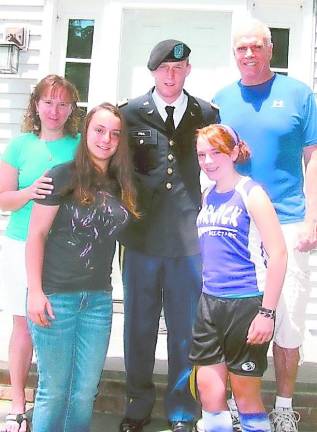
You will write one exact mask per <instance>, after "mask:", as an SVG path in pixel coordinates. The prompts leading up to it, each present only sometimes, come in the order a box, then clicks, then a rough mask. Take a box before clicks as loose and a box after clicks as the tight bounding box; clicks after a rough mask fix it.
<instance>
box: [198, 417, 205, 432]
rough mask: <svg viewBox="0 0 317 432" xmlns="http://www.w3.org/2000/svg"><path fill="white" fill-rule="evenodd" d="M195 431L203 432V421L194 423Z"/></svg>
mask: <svg viewBox="0 0 317 432" xmlns="http://www.w3.org/2000/svg"><path fill="white" fill-rule="evenodd" d="M196 431H197V432H205V428H204V422H203V419H202V418H200V419H199V420H198V422H197V423H196Z"/></svg>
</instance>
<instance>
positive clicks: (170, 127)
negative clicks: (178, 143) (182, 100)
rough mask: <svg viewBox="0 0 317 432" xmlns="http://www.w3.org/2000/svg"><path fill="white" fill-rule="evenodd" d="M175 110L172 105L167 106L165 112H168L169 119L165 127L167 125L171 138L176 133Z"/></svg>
mask: <svg viewBox="0 0 317 432" xmlns="http://www.w3.org/2000/svg"><path fill="white" fill-rule="evenodd" d="M174 109H175V107H173V106H170V105H166V107H165V111H166V112H167V119H166V120H165V125H166V132H167V135H168V136H169V137H171V136H173V134H174V132H175V125H174V118H173V114H174Z"/></svg>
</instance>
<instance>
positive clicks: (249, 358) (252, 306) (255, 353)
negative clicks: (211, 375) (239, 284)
mask: <svg viewBox="0 0 317 432" xmlns="http://www.w3.org/2000/svg"><path fill="white" fill-rule="evenodd" d="M261 304H262V296H258V297H248V298H239V299H231V298H223V297H214V296H211V295H208V294H205V293H202V295H201V297H200V300H199V303H198V308H197V318H196V323H195V325H194V329H193V343H192V348H191V353H190V356H189V358H190V360H191V361H192V362H193V363H194V364H195V365H200V366H207V365H213V364H218V363H226V365H227V368H228V370H229V371H230V372H232V373H234V374H236V375H246V376H255V377H260V376H262V375H263V373H264V372H265V370H266V368H267V351H268V348H269V342H266V343H264V344H261V345H250V344H247V343H246V340H247V334H248V330H249V327H250V324H251V322H252V320H253V319H254V317H255V316H256V315H257V313H258V309H259V306H261Z"/></svg>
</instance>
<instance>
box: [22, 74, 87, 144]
mask: <svg viewBox="0 0 317 432" xmlns="http://www.w3.org/2000/svg"><path fill="white" fill-rule="evenodd" d="M49 89H51V91H52V92H53V94H54V92H57V91H59V90H60V89H63V90H65V91H66V93H67V96H68V98H69V103H71V105H72V112H71V114H70V115H69V117H68V119H67V121H66V123H65V125H64V133H65V135H71V136H76V135H77V133H78V128H79V123H80V120H81V115H80V112H81V111H80V108H78V106H77V102H78V100H79V95H78V91H77V89H76V87H75V86H74V85H73V84H72V83H71V82H70V81H68V80H67V79H66V78H63V77H61V76H59V75H47V76H46V77H44V78H43V79H41V81H40V82H39V83H38V84H37V85H36V86H35V87H34V90H33V91H32V93H31V96H30V99H29V104H28V107H27V109H26V113H25V115H24V119H23V123H22V132H33V133H34V134H36V135H39V134H40V132H41V120H40V118H39V116H38V113H37V106H36V105H37V103H38V101H39V100H40V99H41V97H42V96H43V95H44V94H45V93H47V91H48V90H49Z"/></svg>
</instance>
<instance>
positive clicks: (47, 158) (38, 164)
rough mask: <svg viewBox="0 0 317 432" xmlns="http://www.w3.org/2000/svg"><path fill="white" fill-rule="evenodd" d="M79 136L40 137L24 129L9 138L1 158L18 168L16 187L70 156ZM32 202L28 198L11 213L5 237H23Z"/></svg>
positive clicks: (23, 184)
mask: <svg viewBox="0 0 317 432" xmlns="http://www.w3.org/2000/svg"><path fill="white" fill-rule="evenodd" d="M79 139H80V135H79V134H78V135H77V136H76V137H72V136H70V135H67V136H65V137H63V138H60V139H57V140H55V141H44V140H41V139H40V138H39V137H38V136H37V135H35V134H33V133H25V134H22V135H20V136H18V137H17V138H14V139H13V140H12V141H11V142H10V144H9V145H8V147H7V148H6V150H5V152H4V154H3V157H2V160H3V161H4V162H6V163H7V164H9V165H11V166H13V167H14V168H16V169H17V170H18V190H20V189H24V188H26V187H28V186H30V185H31V184H32V183H33V182H34V180H36V179H37V178H39V177H40V176H41V175H43V174H44V173H45V172H46V171H47V170H49V169H51V168H52V167H53V166H55V165H59V164H61V163H64V162H68V161H70V160H72V159H73V158H74V154H75V151H76V148H77V145H78V143H79ZM32 206H33V201H29V202H27V203H26V204H25V205H24V206H23V207H21V208H20V209H18V210H16V211H13V212H12V213H11V216H10V220H9V224H8V226H7V229H6V235H7V236H8V237H10V238H13V239H15V240H26V237H27V233H28V228H29V221H30V216H31V210H32Z"/></svg>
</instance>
